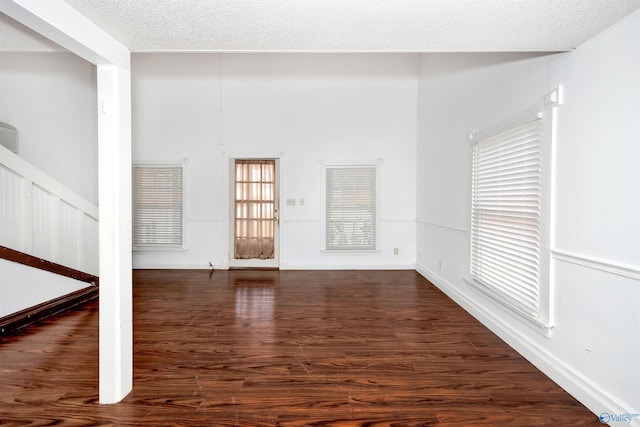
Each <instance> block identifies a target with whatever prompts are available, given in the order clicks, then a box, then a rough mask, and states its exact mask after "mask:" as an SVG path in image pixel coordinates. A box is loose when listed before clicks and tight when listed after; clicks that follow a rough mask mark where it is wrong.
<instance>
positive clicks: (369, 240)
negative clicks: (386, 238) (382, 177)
mask: <svg viewBox="0 0 640 427" xmlns="http://www.w3.org/2000/svg"><path fill="white" fill-rule="evenodd" d="M376 175H377V171H376V166H327V167H326V242H325V243H326V249H327V250H336V251H339V250H375V249H376V234H377V217H376V215H377V214H376V203H377V201H376Z"/></svg>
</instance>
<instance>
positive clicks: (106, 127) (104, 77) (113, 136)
mask: <svg viewBox="0 0 640 427" xmlns="http://www.w3.org/2000/svg"><path fill="white" fill-rule="evenodd" d="M0 12H2V13H4V14H6V15H8V16H10V17H11V18H13V19H15V20H16V21H18V22H20V23H22V24H23V25H26V26H27V27H29V28H31V29H32V30H34V31H36V32H38V33H40V34H42V35H43V36H45V37H47V38H49V39H50V40H52V41H54V42H56V43H57V44H59V45H60V46H62V47H64V48H66V49H68V50H69V51H70V52H73V53H75V54H76V55H78V56H80V57H81V58H84V59H85V60H87V61H89V62H91V63H93V64H96V67H97V72H98V156H99V159H98V168H99V177H98V180H99V193H100V195H99V205H100V206H99V234H100V238H99V239H100V244H99V246H100V247H99V250H100V268H99V276H100V387H99V389H100V402H101V403H115V402H119V401H120V400H122V399H123V398H124V397H125V396H126V395H127V394H128V393H129V392H130V391H131V388H132V384H133V332H132V330H133V327H132V301H131V282H132V278H131V268H132V264H131V72H130V57H131V55H130V52H129V50H128V49H127V48H126V47H125V46H123V45H122V44H120V43H119V42H118V41H116V40H115V39H113V38H112V37H111V36H110V35H108V34H107V33H106V32H105V31H104V30H102V29H101V28H100V27H98V26H97V25H95V24H94V23H93V22H91V21H90V20H89V19H87V18H86V17H85V16H83V15H82V14H80V13H78V12H77V11H76V10H75V9H73V8H72V7H71V6H69V5H68V4H67V3H65V2H64V0H46V1H44V0H0Z"/></svg>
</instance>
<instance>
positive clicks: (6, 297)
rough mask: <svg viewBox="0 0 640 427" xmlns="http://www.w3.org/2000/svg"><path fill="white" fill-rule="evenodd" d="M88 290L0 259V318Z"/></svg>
mask: <svg viewBox="0 0 640 427" xmlns="http://www.w3.org/2000/svg"><path fill="white" fill-rule="evenodd" d="M87 286H89V285H88V284H87V283H85V282H81V281H79V280H75V279H72V278H70V277H65V276H61V275H59V274H54V273H50V272H48V271H44V270H39V269H36V268H31V267H27V266H24V265H22V264H18V263H15V262H11V261H7V260H6V259H0V295H2V298H0V317H3V316H7V315H9V314H13V313H15V312H18V311H20V310H24V309H25V308H29V307H33V306H34V305H38V304H41V303H43V302H47V301H49V300H52V299H54V298H57V297H60V296H62V295H66V294H68V293H71V292H75V291H79V290H80V289H84V288H86V287H87Z"/></svg>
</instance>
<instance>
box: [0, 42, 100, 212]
mask: <svg viewBox="0 0 640 427" xmlns="http://www.w3.org/2000/svg"><path fill="white" fill-rule="evenodd" d="M0 93H1V94H2V96H0V121H2V122H5V123H9V124H11V125H13V126H15V127H16V128H17V129H18V131H19V144H20V153H19V154H20V156H21V157H22V158H24V159H25V160H27V161H28V162H29V163H31V164H33V165H34V166H36V167H37V168H39V169H41V170H42V171H44V172H45V173H47V174H48V175H50V176H52V177H54V178H55V179H57V180H58V181H60V182H61V183H62V184H64V185H65V186H67V187H69V188H70V189H72V190H73V191H75V192H77V193H78V194H79V195H81V196H82V197H84V198H85V199H87V200H89V201H90V202H91V203H93V204H97V203H98V172H97V168H98V154H97V153H98V145H97V144H98V142H97V141H98V137H97V111H96V110H97V101H96V69H95V66H94V65H93V64H90V63H88V62H86V61H84V60H83V59H81V58H79V57H77V56H75V55H73V54H71V53H63V52H56V53H53V52H51V53H19V52H0Z"/></svg>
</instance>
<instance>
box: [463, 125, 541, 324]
mask: <svg viewBox="0 0 640 427" xmlns="http://www.w3.org/2000/svg"><path fill="white" fill-rule="evenodd" d="M541 174H542V120H540V119H537V120H533V121H531V122H527V123H524V124H521V125H519V126H517V127H514V128H512V129H510V130H508V131H506V132H503V133H501V134H499V135H496V136H493V137H490V138H487V139H485V140H483V141H480V142H478V143H477V144H476V145H475V146H474V150H473V173H472V175H473V181H472V206H471V276H472V278H473V279H474V280H476V281H477V282H479V283H480V284H482V285H483V286H485V287H487V288H490V289H491V290H492V291H495V292H497V293H499V294H500V295H502V297H503V298H505V299H506V300H508V301H510V302H511V303H512V304H515V305H516V306H517V307H518V308H519V309H521V310H523V311H525V312H526V313H528V314H529V315H530V316H532V317H535V316H536V315H537V314H538V311H539V305H540V251H541V213H542V200H541V190H542V188H541V185H542V184H541V179H542V178H541V177H542V175H541Z"/></svg>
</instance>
